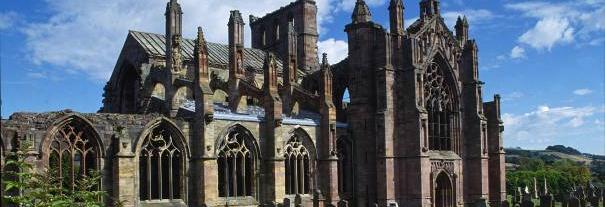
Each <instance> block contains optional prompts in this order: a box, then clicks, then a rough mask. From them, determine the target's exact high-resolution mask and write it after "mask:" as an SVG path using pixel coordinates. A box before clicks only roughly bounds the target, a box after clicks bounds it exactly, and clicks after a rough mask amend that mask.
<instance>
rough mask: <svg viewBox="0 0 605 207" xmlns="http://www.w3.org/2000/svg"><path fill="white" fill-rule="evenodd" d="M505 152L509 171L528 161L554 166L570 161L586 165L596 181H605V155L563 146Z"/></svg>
mask: <svg viewBox="0 0 605 207" xmlns="http://www.w3.org/2000/svg"><path fill="white" fill-rule="evenodd" d="M505 151H506V168H507V170H515V169H517V167H518V166H519V165H520V164H521V162H528V160H530V161H531V160H542V161H543V162H544V163H545V164H552V163H554V162H556V161H558V160H562V159H568V160H571V161H574V162H576V163H580V164H584V165H586V166H587V167H588V168H589V169H590V171H591V174H592V177H593V179H594V180H595V181H596V180H598V181H601V182H602V181H605V156H603V155H594V154H589V153H582V152H580V151H579V150H577V149H574V148H571V147H566V146H563V145H554V146H548V147H547V148H546V149H544V150H526V149H521V148H508V149H505Z"/></svg>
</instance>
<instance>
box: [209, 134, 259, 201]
mask: <svg viewBox="0 0 605 207" xmlns="http://www.w3.org/2000/svg"><path fill="white" fill-rule="evenodd" d="M253 139H254V138H253V137H252V136H251V135H249V133H246V132H244V131H243V130H242V129H238V128H235V129H233V130H231V131H230V132H229V133H228V134H227V136H226V137H225V138H224V139H223V140H222V141H221V143H219V147H218V150H219V151H218V159H217V161H218V170H219V196H220V197H242V196H252V195H253V190H254V188H253V186H254V179H255V160H256V150H255V147H254V144H253V141H252V140H253Z"/></svg>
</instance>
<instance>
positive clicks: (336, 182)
mask: <svg viewBox="0 0 605 207" xmlns="http://www.w3.org/2000/svg"><path fill="white" fill-rule="evenodd" d="M439 3H440V2H439V0H421V1H420V14H421V15H420V18H419V19H418V20H416V21H415V22H413V23H412V24H411V25H409V26H408V27H407V28H406V26H405V24H404V11H405V10H404V7H403V3H402V0H391V1H390V6H389V11H388V12H389V17H390V29H389V30H388V31H387V30H386V29H385V28H384V27H383V26H381V25H379V24H377V23H375V22H373V21H372V15H371V12H370V10H369V8H368V6H367V5H366V3H365V2H364V1H363V0H357V2H356V5H355V9H354V11H353V14H352V19H351V22H350V23H349V24H348V25H346V27H345V32H346V33H347V35H348V44H349V47H348V48H349V52H348V58H346V59H345V60H343V61H341V62H339V63H336V64H333V65H330V64H329V63H328V62H327V58H326V55H325V54H324V55H323V57H318V54H317V41H318V32H317V21H316V18H317V17H316V15H317V6H316V4H315V1H314V0H296V1H295V2H293V3H290V4H289V5H287V6H284V7H281V8H280V9H278V10H276V11H274V12H272V13H269V14H267V15H265V16H264V17H255V16H252V15H251V16H250V17H249V22H248V24H249V26H250V28H251V31H252V36H251V42H252V48H245V47H244V38H245V37H244V27H245V24H246V23H245V22H244V20H243V18H242V15H241V14H240V12H239V11H231V13H230V19H229V23H228V31H229V32H228V34H229V38H228V39H229V42H228V44H217V43H212V42H207V41H206V40H205V39H204V34H203V31H202V29H201V28H198V34H197V38H196V39H193V40H191V39H185V38H184V37H182V21H183V17H184V16H183V13H182V11H181V8H180V5H179V4H178V2H177V1H176V0H170V2H169V3H167V8H166V13H165V16H166V34H165V35H160V34H152V33H146V32H138V31H130V32H129V34H128V36H127V38H126V42H125V43H124V46H123V48H122V51H121V53H120V56H119V57H118V60H117V63H116V66H115V68H114V71H113V74H112V76H111V79H110V80H109V81H108V82H107V85H106V86H105V89H104V91H105V93H104V100H103V107H102V108H101V109H100V111H99V112H98V113H77V112H73V111H70V110H64V111H58V112H48V113H15V114H13V115H12V116H11V117H10V118H9V119H8V120H3V121H2V148H1V149H2V153H1V154H2V155H3V156H5V155H6V153H7V151H11V150H14V149H16V148H17V147H18V146H19V145H20V144H21V143H23V142H25V141H27V142H29V143H33V146H32V147H31V149H30V150H29V155H30V156H31V159H30V160H31V161H32V162H33V163H34V164H35V166H36V167H37V168H38V169H44V168H52V167H56V166H63V167H62V168H61V169H59V170H58V172H56V173H58V174H57V177H58V178H60V179H61V180H62V183H63V185H65V187H68V188H69V187H71V186H73V185H74V183H76V181H77V180H78V178H79V177H80V176H82V175H84V174H86V173H87V172H89V170H98V171H100V172H102V174H103V179H102V183H101V186H100V188H102V189H103V190H106V191H107V192H108V193H109V194H110V196H111V197H112V199H115V200H120V201H125V206H410V207H421V206H422V207H454V206H457V207H462V206H485V205H490V206H492V207H500V206H506V205H507V203H506V189H505V180H504V179H505V175H504V173H505V171H504V167H505V166H504V151H503V145H502V135H501V133H502V130H503V126H502V121H501V119H500V98H499V96H497V95H496V96H494V100H493V101H491V102H483V100H482V98H481V97H482V94H481V93H482V86H483V84H484V83H483V82H481V81H480V80H479V75H478V72H479V71H478V56H477V51H478V49H477V44H476V43H475V41H474V40H472V39H470V38H469V33H468V30H469V25H468V22H467V20H466V18H459V19H458V21H457V23H456V26H455V31H454V32H451V31H450V30H449V29H448V27H447V26H446V25H445V24H444V20H443V18H442V17H441V15H440V7H439ZM385 12H386V11H385ZM207 29H220V28H207ZM320 59H321V61H320ZM345 91H348V94H349V95H350V101H349V102H347V103H344V102H343V96H344V95H345ZM108 200H110V199H108ZM109 202H110V201H108V203H109Z"/></svg>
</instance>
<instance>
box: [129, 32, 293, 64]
mask: <svg viewBox="0 0 605 207" xmlns="http://www.w3.org/2000/svg"><path fill="white" fill-rule="evenodd" d="M129 33H130V34H129V35H131V36H132V37H133V38H134V39H135V40H136V41H137V42H139V44H140V45H141V46H142V47H143V49H144V50H145V51H146V52H147V54H148V55H150V56H158V57H165V56H166V51H165V45H166V41H165V40H166V38H165V37H164V35H161V34H154V33H147V32H138V31H130V32H129ZM194 45H195V41H194V40H192V39H185V38H184V39H183V44H182V46H183V47H182V52H183V57H184V58H185V59H186V60H192V59H193V51H194ZM207 46H208V59H209V60H208V61H209V64H210V65H211V66H213V67H220V68H227V67H228V65H229V47H228V45H224V44H218V43H213V42H208V43H207ZM266 56H267V53H266V52H265V51H263V50H259V49H253V48H244V68H247V69H248V68H252V69H255V70H257V71H262V69H263V64H264V61H265V58H266ZM277 67H278V71H281V70H282V61H281V60H279V59H278V60H277Z"/></svg>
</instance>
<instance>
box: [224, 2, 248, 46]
mask: <svg viewBox="0 0 605 207" xmlns="http://www.w3.org/2000/svg"><path fill="white" fill-rule="evenodd" d="M230 13H231V14H230V15H229V23H228V24H227V25H228V26H229V46H230V47H234V46H236V45H239V44H241V45H243V44H244V26H245V25H246V24H245V23H244V19H243V18H242V14H241V13H240V12H239V11H238V10H233V11H231V12H230Z"/></svg>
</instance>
